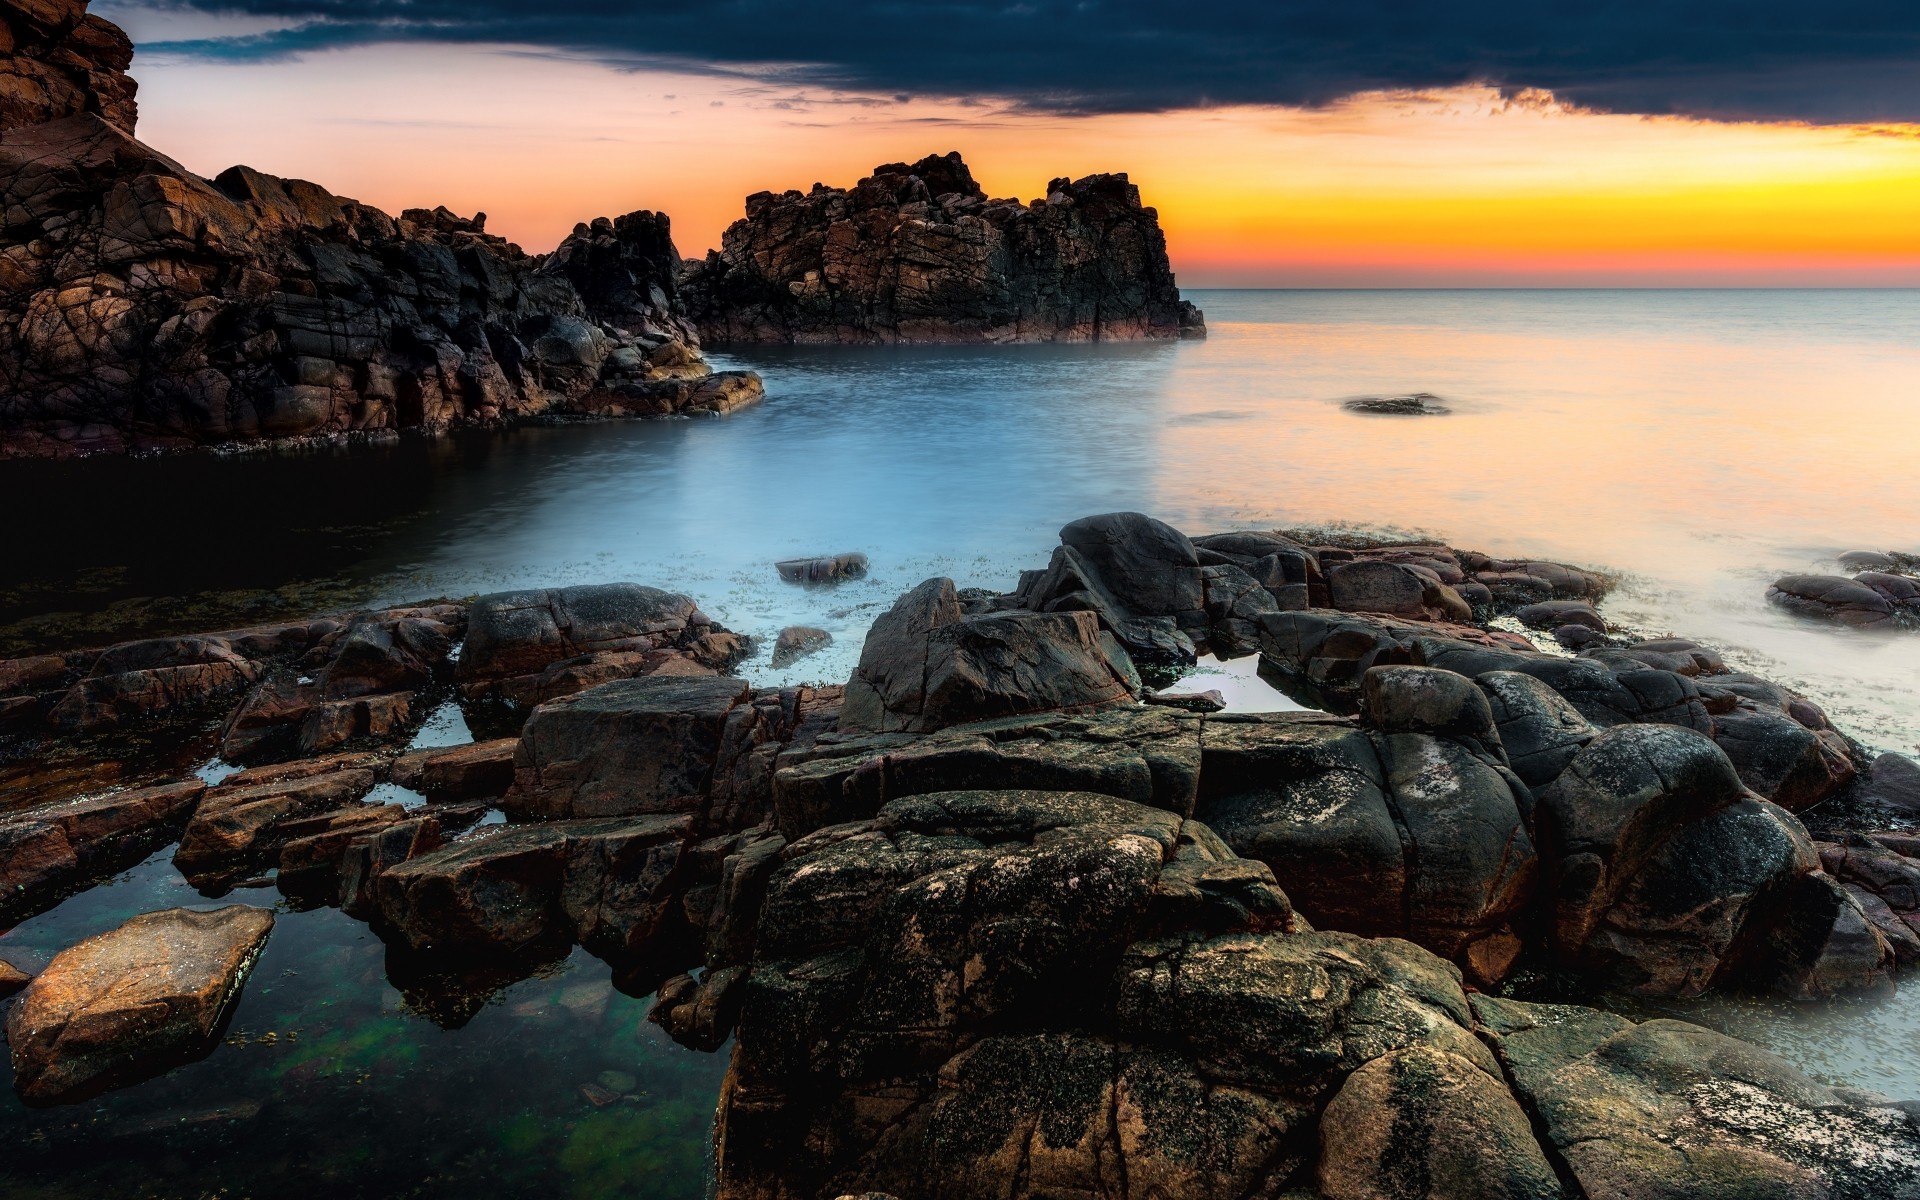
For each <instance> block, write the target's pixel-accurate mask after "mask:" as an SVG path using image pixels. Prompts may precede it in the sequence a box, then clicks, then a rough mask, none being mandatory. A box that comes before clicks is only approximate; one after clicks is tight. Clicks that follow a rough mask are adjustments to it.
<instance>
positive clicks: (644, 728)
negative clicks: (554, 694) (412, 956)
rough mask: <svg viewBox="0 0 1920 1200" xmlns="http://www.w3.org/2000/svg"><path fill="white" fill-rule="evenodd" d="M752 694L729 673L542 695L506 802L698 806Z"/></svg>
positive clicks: (537, 811) (569, 810)
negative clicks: (731, 721) (545, 698)
mask: <svg viewBox="0 0 1920 1200" xmlns="http://www.w3.org/2000/svg"><path fill="white" fill-rule="evenodd" d="M748 693H749V689H748V687H747V684H746V682H745V681H744V680H740V679H734V678H731V677H728V676H709V677H705V678H702V677H698V676H690V677H679V676H660V675H655V676H649V677H647V678H645V679H623V680H619V681H617V682H614V683H607V684H602V685H601V686H599V687H597V688H589V689H588V690H586V691H584V692H580V693H578V694H576V695H572V696H564V697H562V698H560V699H558V700H554V701H551V702H549V703H547V704H543V705H541V706H540V707H539V708H537V709H535V710H534V712H533V715H532V716H531V717H529V718H528V719H527V727H526V729H525V731H524V732H523V733H522V735H521V739H520V749H519V752H518V755H517V757H516V758H515V760H514V765H515V782H514V788H513V791H512V792H511V793H509V794H508V795H507V797H506V799H505V800H504V801H503V802H502V805H501V807H503V808H505V809H506V810H507V811H508V812H510V813H512V814H514V815H516V816H529V817H622V816H638V815H642V814H651V813H691V812H696V811H698V810H699V809H700V807H701V806H702V804H703V803H704V801H705V798H706V794H707V788H708V785H709V784H711V783H712V781H713V769H714V762H715V760H716V759H717V758H718V757H719V754H720V739H721V734H722V732H723V731H724V729H725V728H726V723H727V717H728V715H729V714H730V713H732V712H733V710H734V708H735V707H737V706H738V705H739V704H740V703H741V702H742V701H744V700H745V699H746V698H747V696H748Z"/></svg>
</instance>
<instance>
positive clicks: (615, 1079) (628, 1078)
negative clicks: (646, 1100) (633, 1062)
mask: <svg viewBox="0 0 1920 1200" xmlns="http://www.w3.org/2000/svg"><path fill="white" fill-rule="evenodd" d="M594 1079H595V1081H596V1082H597V1083H599V1085H600V1086H601V1087H603V1088H606V1089H607V1090H608V1091H610V1092H617V1093H618V1094H620V1095H622V1096H624V1095H626V1094H627V1093H628V1092H631V1091H632V1090H633V1089H635V1088H637V1087H639V1086H640V1081H639V1080H638V1079H636V1078H634V1077H633V1076H632V1075H629V1074H627V1073H626V1072H625V1071H602V1072H600V1074H598V1075H596V1076H594Z"/></svg>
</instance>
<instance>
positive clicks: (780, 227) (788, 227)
mask: <svg viewBox="0 0 1920 1200" xmlns="http://www.w3.org/2000/svg"><path fill="white" fill-rule="evenodd" d="M680 288H681V294H682V296H683V297H684V299H685V302H686V306H687V311H688V313H689V314H690V316H691V318H692V320H693V321H694V323H695V324H696V325H697V326H698V327H699V329H700V336H701V337H703V338H705V339H707V340H708V341H710V342H723V343H724V342H839V343H865V342H1036V341H1047V342H1051V341H1113V340H1125V339H1136V338H1175V337H1199V336H1203V335H1204V334H1205V332H1206V326H1205V324H1204V322H1203V320H1202V318H1201V314H1200V310H1199V309H1197V308H1195V307H1194V306H1193V305H1192V304H1191V303H1189V302H1187V301H1184V300H1182V299H1180V292H1179V289H1178V288H1176V287H1175V286H1174V279H1173V272H1172V270H1171V268H1170V267H1169V266H1168V264H1167V250H1166V239H1165V237H1164V236H1163V235H1162V234H1161V232H1160V222H1159V217H1158V214H1156V213H1155V212H1154V210H1153V209H1151V208H1145V207H1142V205H1141V203H1140V192H1139V189H1138V188H1136V187H1135V186H1134V185H1133V184H1131V183H1129V182H1128V181H1127V177H1126V175H1125V174H1124V173H1122V174H1118V175H1089V176H1087V177H1085V178H1083V179H1077V180H1075V179H1056V180H1054V181H1053V182H1051V183H1049V184H1048V185H1047V194H1046V196H1045V198H1044V199H1039V200H1035V201H1033V202H1032V203H1030V204H1022V203H1021V202H1019V201H1017V200H995V199H990V198H989V197H988V196H987V194H986V193H985V192H984V191H982V190H981V189H980V187H979V185H978V184H976V183H975V182H974V180H973V175H972V173H971V172H970V171H969V170H968V169H967V165H966V164H965V163H964V162H962V161H961V159H960V155H959V154H958V153H952V154H946V155H929V156H928V157H926V158H923V159H921V160H920V161H919V162H917V163H913V164H907V163H886V164H882V165H881V166H878V167H875V168H874V171H873V174H872V175H870V176H868V177H867V178H865V179H862V180H861V181H860V182H859V184H857V185H856V186H854V187H852V188H830V187H826V186H824V185H822V184H815V185H814V187H813V190H812V191H810V192H807V193H801V192H798V191H789V192H785V193H782V194H780V195H775V194H773V193H771V192H757V193H755V194H754V195H751V196H749V197H747V210H746V216H745V217H744V218H742V219H741V220H739V221H735V222H734V223H733V224H732V225H730V226H728V227H727V230H726V232H725V233H724V234H723V235H722V237H721V248H720V249H719V250H716V251H712V252H710V253H709V254H708V255H707V257H706V258H705V259H702V260H698V261H695V262H692V263H689V264H688V266H687V268H686V270H685V271H684V272H683V273H682V275H681V277H680Z"/></svg>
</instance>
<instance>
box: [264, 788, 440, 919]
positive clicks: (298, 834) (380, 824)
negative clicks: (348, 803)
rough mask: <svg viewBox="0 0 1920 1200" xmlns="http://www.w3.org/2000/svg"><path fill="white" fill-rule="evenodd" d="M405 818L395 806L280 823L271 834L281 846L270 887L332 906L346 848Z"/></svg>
mask: <svg viewBox="0 0 1920 1200" xmlns="http://www.w3.org/2000/svg"><path fill="white" fill-rule="evenodd" d="M407 818H408V814H407V810H406V809H404V808H402V807H400V806H399V805H398V804H362V805H355V806H354V807H352V808H343V809H336V810H335V811H333V812H328V813H321V814H319V815H318V816H312V817H299V818H295V819H294V820H291V821H287V822H285V823H284V824H282V825H281V826H280V827H279V829H278V830H277V831H276V832H277V833H278V835H279V838H280V840H281V846H280V856H279V860H278V863H279V870H278V872H277V873H276V874H275V875H274V884H275V886H277V887H278V888H279V889H280V893H281V894H282V895H284V896H290V897H293V898H294V899H296V900H302V901H317V902H320V903H326V904H331V903H335V902H337V901H338V900H339V897H340V863H341V860H342V859H343V858H344V857H345V856H346V852H347V848H348V847H349V846H352V845H354V844H356V843H358V842H361V841H364V840H366V839H367V838H369V837H371V836H375V835H377V834H378V833H379V832H380V831H381V830H384V829H386V828H388V827H389V826H392V825H396V824H399V823H400V822H402V821H404V820H406V819H407Z"/></svg>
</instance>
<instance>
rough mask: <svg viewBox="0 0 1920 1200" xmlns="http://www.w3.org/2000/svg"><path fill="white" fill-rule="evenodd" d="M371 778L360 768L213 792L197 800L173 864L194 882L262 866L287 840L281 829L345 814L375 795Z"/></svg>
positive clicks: (369, 774) (222, 788) (372, 774)
mask: <svg viewBox="0 0 1920 1200" xmlns="http://www.w3.org/2000/svg"><path fill="white" fill-rule="evenodd" d="M374 782H375V779H374V773H373V772H372V771H368V770H362V769H358V768H349V769H346V770H339V771H332V772H329V773H327V774H324V775H313V776H309V777H306V778H294V779H285V780H278V781H276V782H273V783H260V784H253V785H251V786H243V787H234V786H232V785H231V784H227V785H223V786H221V787H217V788H213V789H212V790H210V791H209V792H207V794H206V795H205V796H204V797H202V798H201V801H200V807H199V808H198V809H197V810H195V812H194V815H193V820H192V821H191V822H190V823H189V824H188V825H187V832H186V835H185V836H184V837H182V838H181V839H180V848H179V849H178V850H176V851H175V852H174V855H173V864H174V866H176V867H178V868H180V871H181V873H182V874H184V875H186V876H187V877H188V878H190V879H194V880H196V881H198V880H199V879H201V878H202V877H210V876H214V875H217V874H219V873H220V872H222V871H226V870H229V869H233V868H237V867H243V866H247V865H250V864H254V863H258V862H263V861H266V860H267V859H269V858H271V857H272V856H273V855H274V854H276V853H277V852H278V851H279V849H280V846H281V844H282V842H284V841H285V840H286V839H285V837H284V836H283V835H282V834H281V833H280V829H281V826H283V825H285V824H286V823H288V822H290V821H293V820H296V819H298V818H301V817H309V816H313V815H314V814H316V813H323V812H331V811H333V810H334V809H339V808H344V807H346V806H347V805H349V804H351V803H353V802H354V801H356V800H358V799H359V798H360V797H362V796H364V795H366V794H367V793H368V792H370V791H372V790H373V785H374Z"/></svg>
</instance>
